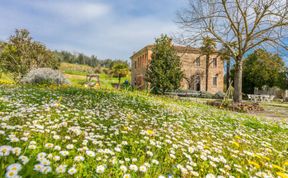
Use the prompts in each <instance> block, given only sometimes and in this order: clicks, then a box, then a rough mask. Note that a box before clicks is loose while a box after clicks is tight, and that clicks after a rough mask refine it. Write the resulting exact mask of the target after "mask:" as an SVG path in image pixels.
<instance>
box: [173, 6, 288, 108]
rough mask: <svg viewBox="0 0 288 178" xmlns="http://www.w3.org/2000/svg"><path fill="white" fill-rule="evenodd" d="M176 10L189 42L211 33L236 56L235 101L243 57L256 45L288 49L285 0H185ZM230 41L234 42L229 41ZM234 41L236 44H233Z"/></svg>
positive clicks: (184, 37)
mask: <svg viewBox="0 0 288 178" xmlns="http://www.w3.org/2000/svg"><path fill="white" fill-rule="evenodd" d="M188 2H189V6H188V7H187V8H186V9H183V10H182V11H180V12H179V13H178V23H179V25H180V28H181V29H183V30H184V33H183V35H182V37H183V39H184V41H185V42H188V43H189V44H190V45H192V44H193V45H195V44H196V45H197V44H198V45H199V43H200V42H199V41H201V39H202V37H203V36H207V35H208V36H210V37H212V38H214V39H215V40H216V42H217V43H218V44H221V45H222V47H225V48H227V49H228V50H229V51H230V54H231V57H232V58H233V59H234V60H235V77H234V94H233V99H234V102H241V101H242V61H243V58H244V56H245V54H246V53H247V52H249V51H251V50H253V49H255V48H259V47H272V48H282V49H285V50H288V47H287V39H286V40H285V38H287V37H288V8H287V6H288V5H287V1H286V0H188ZM231 44H233V45H231ZM234 44H236V45H234Z"/></svg>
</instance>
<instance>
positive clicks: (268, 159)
mask: <svg viewBox="0 0 288 178" xmlns="http://www.w3.org/2000/svg"><path fill="white" fill-rule="evenodd" d="M262 158H263V159H265V160H267V161H270V158H268V157H267V156H262Z"/></svg>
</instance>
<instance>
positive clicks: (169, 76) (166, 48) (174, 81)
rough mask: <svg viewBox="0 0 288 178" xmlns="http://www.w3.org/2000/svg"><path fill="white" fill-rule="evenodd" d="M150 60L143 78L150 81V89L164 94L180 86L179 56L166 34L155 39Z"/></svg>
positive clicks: (181, 76)
mask: <svg viewBox="0 0 288 178" xmlns="http://www.w3.org/2000/svg"><path fill="white" fill-rule="evenodd" d="M152 52H153V53H152V60H151V62H150V64H149V66H148V70H147V72H146V74H145V80H146V81H147V82H149V83H150V87H151V91H152V92H153V93H155V94H164V93H165V92H167V91H171V90H176V89H178V88H179V87H180V82H181V80H182V78H183V72H182V70H181V61H180V57H179V56H178V55H177V52H176V50H175V49H174V47H173V45H172V41H171V39H170V38H169V37H168V36H167V35H161V37H160V38H157V39H156V41H155V46H154V48H153V50H152Z"/></svg>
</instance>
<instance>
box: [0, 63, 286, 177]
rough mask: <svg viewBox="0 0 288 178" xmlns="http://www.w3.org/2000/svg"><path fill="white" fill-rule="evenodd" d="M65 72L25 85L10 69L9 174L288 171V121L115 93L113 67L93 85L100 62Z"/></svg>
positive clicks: (6, 102) (1, 130)
mask: <svg viewBox="0 0 288 178" xmlns="http://www.w3.org/2000/svg"><path fill="white" fill-rule="evenodd" d="M60 70H61V71H62V72H63V73H64V75H65V76H66V77H67V78H68V79H69V80H70V81H71V83H72V85H70V86H62V87H60V86H53V85H52V86H48V87H47V86H45V87H44V86H30V85H27V86H18V85H16V84H14V82H13V81H12V80H11V76H9V75H7V74H2V76H1V79H0V120H1V123H0V177H9V178H12V177H13V178H15V177H23V178H34V177H41V178H42V177H43V178H46V177H47V178H50V177H60V178H61V177H63V178H64V177H77V178H82V177H95V178H96V177H97V178H98V177H99V178H107V177H116V178H117V177H124V178H130V177H131V178H132V177H133V178H134V177H135V178H137V177H145V178H150V177H152V178H154V177H155V178H164V177H167V178H168V177H169V178H171V177H173V178H174V177H175V178H176V177H184V178H188V177H207V178H214V177H217V178H221V177H229V178H233V177H235V178H238V177H263V178H264V177H265V178H266V177H280V178H287V176H288V151H287V150H288V124H287V122H286V123H285V122H271V121H268V120H261V119H259V118H256V117H252V116H249V115H246V114H240V113H235V112H230V111H225V110H220V109H217V108H214V107H211V106H207V105H205V104H199V103H195V102H193V101H183V100H176V99H172V98H168V97H160V96H153V95H149V94H147V93H144V92H137V91H134V92H129V91H121V90H113V88H112V85H111V83H117V81H118V80H117V78H113V77H111V76H109V75H106V74H104V73H101V74H100V80H101V88H100V89H96V90H95V89H88V88H84V87H83V84H84V83H85V79H86V75H87V74H89V73H93V68H91V67H89V66H85V65H74V64H67V63H63V64H62V65H61V67H60ZM125 79H127V78H125ZM125 79H122V81H124V80H125Z"/></svg>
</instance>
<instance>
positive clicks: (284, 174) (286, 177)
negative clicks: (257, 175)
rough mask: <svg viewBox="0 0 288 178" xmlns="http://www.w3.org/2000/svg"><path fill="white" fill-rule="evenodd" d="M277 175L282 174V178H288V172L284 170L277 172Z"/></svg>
mask: <svg viewBox="0 0 288 178" xmlns="http://www.w3.org/2000/svg"><path fill="white" fill-rule="evenodd" d="M276 174H277V176H280V177H281V178H288V174H286V173H284V172H276Z"/></svg>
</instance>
